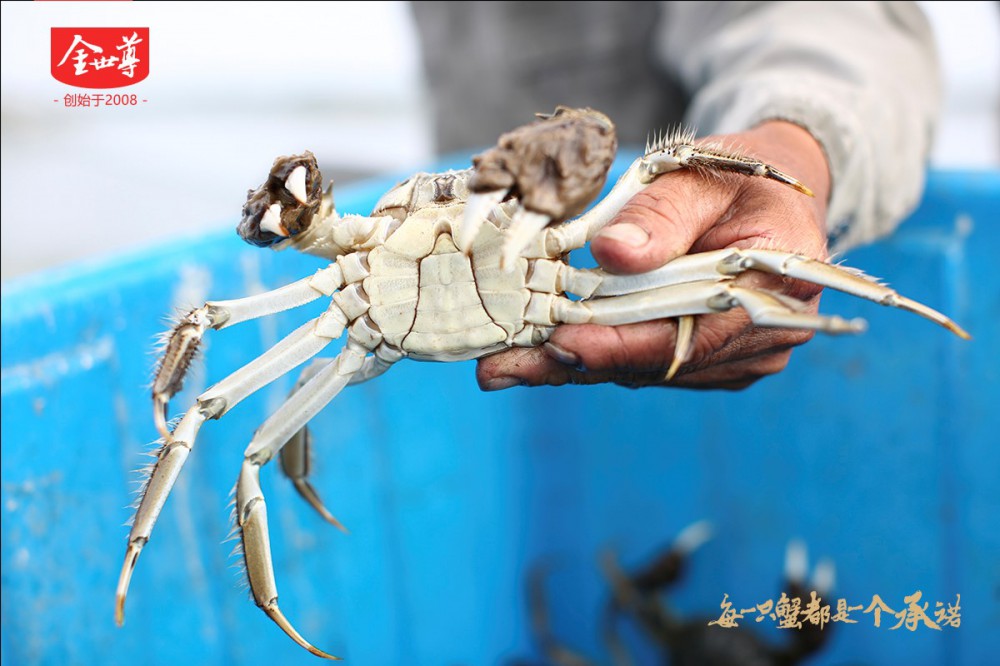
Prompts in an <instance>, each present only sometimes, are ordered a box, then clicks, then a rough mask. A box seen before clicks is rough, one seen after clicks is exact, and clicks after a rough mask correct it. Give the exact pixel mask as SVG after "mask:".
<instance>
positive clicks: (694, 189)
mask: <svg viewBox="0 0 1000 666" xmlns="http://www.w3.org/2000/svg"><path fill="white" fill-rule="evenodd" d="M706 140H712V141H720V142H722V143H723V144H724V145H733V146H736V147H739V148H740V149H741V150H743V151H744V152H746V153H747V154H749V155H752V156H754V157H756V158H758V159H760V160H762V161H764V162H767V163H769V164H772V165H774V166H775V167H777V168H778V169H780V170H782V171H784V172H785V173H788V174H790V175H792V176H794V177H795V178H797V179H799V180H800V181H801V182H803V183H805V184H806V185H808V186H809V187H810V188H811V189H812V190H813V192H814V193H815V194H816V196H815V198H811V197H807V196H805V195H803V194H802V193H800V192H797V191H795V190H793V189H791V188H789V187H785V186H783V185H781V184H779V183H775V182H773V181H770V180H766V179H763V178H747V177H744V176H738V175H726V176H722V177H713V176H707V177H706V176H705V175H703V174H700V173H697V172H694V171H687V170H682V171H678V172H674V173H670V174H667V175H664V176H661V177H660V178H658V179H657V180H656V181H655V182H654V183H652V184H651V185H650V186H649V187H648V188H646V189H645V190H644V191H643V192H641V193H639V194H638V195H636V196H635V197H634V198H633V199H632V200H631V201H630V202H629V203H628V204H626V205H625V207H623V208H622V210H621V211H620V212H619V213H618V215H617V216H616V217H615V219H614V220H612V222H611V223H610V224H609V225H608V226H607V227H605V228H604V229H603V230H602V231H601V232H600V233H599V234H597V236H596V237H595V238H594V239H593V241H591V245H590V248H591V252H592V253H593V255H594V258H595V259H597V261H598V263H599V264H600V265H601V267H602V268H604V269H605V270H607V271H609V272H612V273H622V274H627V273H643V272H646V271H649V270H653V269H655V268H658V267H660V266H662V265H663V264H665V263H667V262H668V261H671V260H672V259H675V258H677V257H679V256H682V255H685V254H691V253H696V252H706V251H709V250H718V249H723V248H727V247H739V248H751V247H756V248H766V249H779V250H786V251H792V252H798V253H800V254H804V255H806V256H809V257H813V258H816V259H826V258H827V244H826V204H827V199H828V195H829V191H830V173H829V167H828V166H827V163H826V158H825V156H824V154H823V150H822V148H821V147H820V146H819V144H818V143H817V142H816V140H815V139H814V138H813V137H812V135H810V134H809V133H808V132H807V131H806V130H804V129H802V128H801V127H799V126H798V125H794V124H792V123H788V122H784V121H769V122H766V123H763V124H761V125H759V126H757V127H755V128H754V129H752V130H749V131H747V132H742V133H739V134H731V135H723V136H714V137H709V138H708V139H706ZM737 280H738V282H740V283H742V284H745V285H753V286H756V287H763V288H767V289H772V290H775V291H780V292H782V293H785V294H788V295H789V296H792V297H794V298H797V299H800V300H802V301H803V302H804V306H805V310H806V311H807V312H816V311H817V309H818V307H819V297H820V292H821V291H822V288H821V287H819V286H818V285H814V284H810V283H806V282H802V281H800V280H794V279H791V278H782V277H780V276H775V275H765V274H762V273H758V272H755V271H751V272H749V273H746V274H744V275H741V276H740V277H738V278H737ZM812 335H813V332H812V331H807V330H801V329H779V328H763V327H759V326H755V325H754V324H753V323H752V322H751V321H750V319H749V317H748V316H747V314H746V312H745V311H744V310H742V309H741V308H737V309H734V310H731V311H729V312H725V313H721V314H712V315H700V316H698V318H697V323H696V328H695V335H694V341H693V345H692V350H691V353H690V356H689V357H688V359H687V361H686V362H685V363H684V364H683V365H682V366H681V368H680V370H679V371H678V373H677V374H676V376H675V377H674V378H673V379H672V380H670V381H665V376H666V373H667V368H669V366H670V363H671V361H672V359H673V354H674V343H675V340H676V336H677V323H676V320H674V319H663V320H657V321H650V322H642V323H638V324H629V325H624V326H598V325H595V324H581V325H563V326H559V327H558V328H556V330H555V331H554V333H553V334H552V337H551V338H550V340H549V342H547V343H546V344H545V345H544V346H542V347H537V348H525V349H512V350H509V351H506V352H503V353H500V354H495V355H493V356H488V357H486V358H484V359H481V360H480V361H479V366H478V370H477V378H478V380H479V384H480V386H481V387H482V388H483V389H484V390H499V389H503V388H508V387H511V386H517V385H525V386H538V385H543V384H550V385H555V386H558V385H562V384H566V383H574V384H594V383H601V382H615V383H617V384H621V385H625V386H648V385H666V386H682V387H687V388H724V389H742V388H745V387H747V386H749V385H750V384H752V383H754V382H755V381H757V380H758V379H760V378H762V377H765V376H767V375H771V374H775V373H777V372H780V371H781V370H783V369H784V368H785V366H786V365H787V364H788V360H789V357H790V356H791V350H792V348H793V347H795V346H797V345H800V344H803V343H804V342H807V341H808V340H810V339H811V338H812Z"/></svg>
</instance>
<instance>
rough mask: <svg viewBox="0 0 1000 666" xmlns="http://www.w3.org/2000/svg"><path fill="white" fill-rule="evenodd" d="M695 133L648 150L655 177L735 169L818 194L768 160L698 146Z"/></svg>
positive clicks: (648, 163)
mask: <svg viewBox="0 0 1000 666" xmlns="http://www.w3.org/2000/svg"><path fill="white" fill-rule="evenodd" d="M693 140H694V136H693V135H692V134H684V133H678V134H675V135H673V136H671V137H668V138H667V139H666V140H665V141H663V142H661V145H658V146H654V147H653V148H655V150H652V151H650V150H647V151H646V152H647V155H646V156H645V157H643V158H642V160H643V162H644V166H645V168H646V169H647V170H648V173H649V174H650V175H652V176H657V175H659V174H663V173H670V172H671V171H676V170H678V169H701V170H705V171H733V172H735V173H739V174H743V175H744V176H756V177H758V178H767V179H769V180H773V181H776V182H779V183H781V184H783V185H788V186H789V187H791V188H792V189H794V190H798V191H799V192H801V193H802V194H805V195H806V196H810V197H812V196H815V195H814V194H813V191H812V190H810V189H809V188H808V187H806V186H805V185H803V184H802V183H801V182H800V181H799V180H798V179H797V178H793V177H792V176H789V175H788V174H787V173H785V172H783V171H779V170H778V169H775V168H774V167H773V166H771V165H770V164H767V163H766V162H761V161H760V160H758V159H755V158H753V157H749V156H747V155H742V154H740V153H739V152H738V151H734V150H730V149H727V148H725V147H723V146H722V145H719V144H705V145H701V146H695V145H693V144H692V143H691V141H693Z"/></svg>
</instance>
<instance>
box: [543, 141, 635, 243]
mask: <svg viewBox="0 0 1000 666" xmlns="http://www.w3.org/2000/svg"><path fill="white" fill-rule="evenodd" d="M641 162H642V158H640V159H637V160H636V161H635V162H633V163H632V166H630V167H629V168H628V170H627V171H626V172H625V173H624V174H622V177H621V178H619V179H618V182H617V183H615V186H614V187H612V188H611V191H610V192H609V193H608V196H606V197H604V198H603V199H601V200H600V201H599V202H597V203H596V204H594V207H593V208H591V209H590V210H589V211H587V212H586V213H584V214H583V215H581V216H579V217H577V218H575V219H573V220H570V221H569V222H567V223H566V224H560V225H558V226H555V227H549V228H548V229H546V230H545V232H544V233H543V234H539V235H538V238H539V240H540V245H541V246H540V247H533V246H532V245H529V246H528V248H527V249H526V251H525V254H526V255H527V256H540V257H559V256H562V255H563V254H565V253H567V252H570V251H572V250H579V249H580V248H582V247H584V246H585V245H586V244H587V243H589V242H590V241H591V239H593V237H594V236H596V235H597V232H598V231H600V230H601V229H603V228H604V227H605V226H607V224H608V223H609V222H610V221H611V220H612V219H614V217H615V215H617V214H618V211H620V210H621V209H622V208H623V207H624V206H625V204H627V203H628V202H629V200H630V199H631V198H632V197H634V196H635V195H636V194H638V193H639V192H642V191H643V190H644V189H646V188H647V187H649V184H650V183H652V182H653V181H652V180H649V181H647V182H644V181H643V179H642V177H641V173H642V170H641V168H640V164H641Z"/></svg>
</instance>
